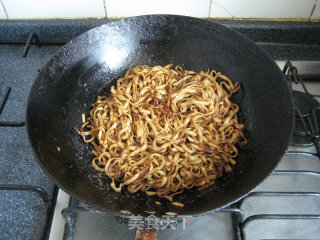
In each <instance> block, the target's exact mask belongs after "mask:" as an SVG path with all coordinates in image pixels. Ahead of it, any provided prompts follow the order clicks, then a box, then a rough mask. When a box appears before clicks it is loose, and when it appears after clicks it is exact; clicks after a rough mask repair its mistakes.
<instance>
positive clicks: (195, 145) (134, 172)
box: [80, 64, 246, 200]
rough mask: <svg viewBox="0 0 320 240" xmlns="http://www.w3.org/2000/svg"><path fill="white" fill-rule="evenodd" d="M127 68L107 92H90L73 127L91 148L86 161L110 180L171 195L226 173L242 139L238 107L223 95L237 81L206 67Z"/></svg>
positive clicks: (117, 187) (118, 186) (131, 189)
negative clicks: (86, 109)
mask: <svg viewBox="0 0 320 240" xmlns="http://www.w3.org/2000/svg"><path fill="white" fill-rule="evenodd" d="M171 67H172V65H171V64H170V65H167V66H164V67H162V66H154V67H150V66H146V65H143V66H136V67H134V68H131V69H129V70H128V71H127V72H126V73H125V75H124V77H123V78H120V79H118V80H117V86H116V87H113V86H112V87H111V96H110V97H106V96H102V97H98V100H97V102H96V103H94V104H93V105H92V110H91V111H90V116H89V117H88V119H87V121H86V122H85V123H84V124H83V126H82V128H81V130H80V131H81V135H82V136H83V139H84V141H85V142H90V143H91V144H93V146H94V150H93V154H94V156H95V157H94V159H93V161H92V166H93V167H94V168H95V169H96V170H98V171H100V172H104V173H105V174H106V175H107V176H108V177H109V178H111V180H112V182H111V186H112V188H113V189H114V190H115V191H121V189H122V188H123V186H125V185H126V186H127V189H128V191H129V192H130V193H134V192H137V191H138V190H142V191H144V192H146V194H147V195H158V196H159V197H164V198H167V199H169V200H172V197H173V196H174V195H175V194H179V193H181V192H182V191H183V190H184V189H190V188H192V187H197V188H198V189H199V190H201V189H203V188H205V187H207V186H209V185H211V184H213V183H214V180H215V179H216V178H217V177H220V176H221V175H222V174H223V172H230V171H231V166H232V165H234V164H235V160H234V158H235V157H236V156H237V154H238V149H237V147H236V144H238V145H243V144H245V143H246V139H245V138H244V135H243V131H242V129H243V124H240V123H239V122H238V118H237V112H238V110H239V107H238V106H237V105H236V104H235V103H232V102H231V101H230V96H231V95H232V94H233V93H235V92H236V91H238V90H239V88H240V84H238V83H237V84H235V85H233V83H232V81H231V80H230V79H229V78H227V77H226V76H224V75H222V74H221V73H220V72H216V71H214V70H212V71H210V70H208V71H200V72H199V73H197V72H193V71H187V70H183V69H182V68H181V67H180V66H177V67H175V69H172V68H171Z"/></svg>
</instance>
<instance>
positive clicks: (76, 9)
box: [0, 0, 320, 21]
mask: <svg viewBox="0 0 320 240" xmlns="http://www.w3.org/2000/svg"><path fill="white" fill-rule="evenodd" d="M0 3H1V5H0V19H28V18H119V17H128V16H135V15H143V14H155V13H166V14H180V15H188V16H194V17H202V18H230V19H233V18H253V19H255V18H260V19H264V18H268V19H302V20H306V21H310V20H313V21H317V20H319V19H320V0H0Z"/></svg>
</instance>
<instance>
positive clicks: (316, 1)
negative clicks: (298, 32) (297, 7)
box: [308, 0, 318, 22]
mask: <svg viewBox="0 0 320 240" xmlns="http://www.w3.org/2000/svg"><path fill="white" fill-rule="evenodd" d="M317 4H318V0H315V1H314V4H313V7H312V9H311V12H310V16H309V19H308V22H310V21H311V20H312V15H313V13H314V10H315V9H316V6H317Z"/></svg>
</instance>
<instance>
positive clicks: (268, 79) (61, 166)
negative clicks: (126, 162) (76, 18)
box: [27, 15, 293, 216]
mask: <svg viewBox="0 0 320 240" xmlns="http://www.w3.org/2000/svg"><path fill="white" fill-rule="evenodd" d="M168 63H173V64H174V65H181V66H183V68H185V69H188V70H195V71H199V70H206V69H208V68H210V69H215V70H218V71H221V72H222V73H223V74H225V75H227V76H228V77H230V78H231V79H232V80H233V81H234V82H236V81H239V82H241V86H242V87H241V90H240V92H239V93H238V94H236V95H235V96H234V97H233V99H232V100H233V101H235V102H236V103H237V104H238V105H239V106H240V110H241V111H240V113H239V117H240V121H241V122H243V123H244V124H245V136H246V137H247V139H248V144H247V145H246V146H244V147H242V148H241V149H240V154H239V156H238V157H237V159H236V160H237V164H236V166H235V167H234V169H233V171H232V173H231V174H227V175H225V176H224V177H222V178H220V179H219V180H218V181H217V183H216V184H215V185H213V186H211V187H209V188H207V189H204V190H202V191H197V190H190V191H185V192H184V193H183V194H181V195H179V196H177V197H176V198H175V200H176V201H178V202H182V203H184V207H183V208H180V207H176V206H173V205H170V204H168V203H167V202H166V201H165V200H162V205H161V206H158V205H156V204H155V200H156V199H155V197H147V196H146V195H145V194H143V193H140V192H138V193H136V194H128V193H127V192H126V191H122V192H121V193H117V192H114V191H113V190H112V188H111V187H110V186H109V180H108V178H107V177H106V176H105V175H104V174H103V173H98V172H97V171H96V170H94V169H93V167H91V165H90V163H91V160H92V155H91V147H90V146H89V145H88V144H86V143H84V142H83V140H82V139H81V138H80V136H79V135H78V134H77V132H76V131H75V130H74V126H75V125H81V114H82V113H85V114H86V115H88V113H89V110H90V107H91V104H92V103H93V102H95V101H96V98H97V96H98V95H102V94H107V93H108V91H109V89H110V86H111V85H113V84H114V83H115V80H116V79H117V78H119V77H121V76H123V74H124V73H125V71H126V70H127V69H128V68H130V67H133V66H136V65H139V64H147V65H166V64H168ZM292 126H293V105H292V99H291V92H290V90H289V87H288V84H287V82H286V81H285V79H284V77H283V75H282V73H281V71H280V70H279V69H278V67H277V66H276V65H275V63H274V61H273V60H272V59H271V58H270V57H268V56H267V55H266V54H265V53H264V52H263V51H262V50H261V49H260V48H259V47H258V46H257V45H256V44H255V43H253V42H252V41H250V40H249V39H247V38H246V37H244V36H242V35H240V34H239V33H237V32H234V31H232V30H230V29H228V28H225V27H223V26H220V25H218V24H215V23H212V22H210V21H206V20H201V19H196V18H191V17H184V16H173V15H150V16H138V17H133V18H127V19H122V20H119V21H114V22H111V23H108V24H106V25H103V26H101V27H98V28H95V29H92V30H90V31H88V32H86V33H84V34H82V35H80V36H78V37H76V38H75V39H73V40H71V41H70V42H69V43H67V44H66V45H65V46H63V47H62V48H61V49H60V50H59V51H58V52H57V53H56V54H55V56H54V57H52V58H51V59H50V61H49V62H48V63H47V64H46V65H45V66H44V67H43V69H42V71H41V72H40V73H39V75H38V77H37V78H36V80H35V82H34V84H33V86H32V88H31V92H30V95H29V100H28V106H27V130H28V135H29V139H30V142H31V145H32V148H33V150H34V153H35V155H36V156H37V158H38V160H39V163H40V164H41V166H42V167H43V168H44V169H45V170H46V171H47V173H48V174H49V175H50V176H51V177H52V179H53V180H54V181H55V182H56V183H57V184H58V186H59V187H61V188H62V189H63V190H65V191H66V192H68V193H70V194H71V195H74V196H76V197H77V198H79V199H80V200H82V201H83V202H85V203H87V204H89V205H92V206H95V207H97V208H100V209H104V210H109V211H113V212H115V213H117V212H119V211H120V210H128V211H130V212H132V213H134V214H141V215H146V214H147V213H146V212H145V211H155V212H156V215H157V216H160V215H162V214H164V213H165V212H169V211H170V212H176V213H178V214H188V215H197V214H200V213H203V212H207V211H210V210H215V209H217V208H221V207H224V206H226V205H228V204H230V203H232V202H234V201H237V200H238V199H240V198H241V197H243V196H245V195H246V194H248V193H249V192H250V191H251V190H253V189H254V188H255V187H257V186H258V185H259V184H260V183H261V182H262V181H263V180H264V179H265V178H266V177H267V176H268V175H269V174H270V173H271V172H272V171H273V169H274V168H275V167H276V165H277V163H278V161H279V160H280V158H281V157H282V155H283V154H284V152H285V150H286V148H287V145H288V142H289V138H290V134H291V130H292Z"/></svg>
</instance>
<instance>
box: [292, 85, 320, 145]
mask: <svg viewBox="0 0 320 240" xmlns="http://www.w3.org/2000/svg"><path fill="white" fill-rule="evenodd" d="M292 95H293V101H294V104H295V112H296V114H295V128H294V130H293V133H292V139H291V144H293V145H300V146H309V145H312V144H313V143H314V141H313V136H312V133H311V131H310V126H309V125H308V121H307V118H309V117H310V116H311V114H312V111H314V109H320V103H319V102H318V101H317V100H315V99H314V98H313V97H312V96H310V95H308V94H306V93H304V92H298V91H292ZM316 114H317V119H320V111H317V113H316Z"/></svg>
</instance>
